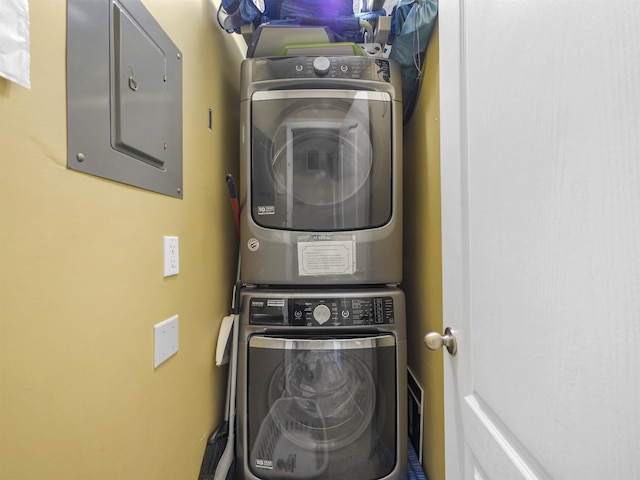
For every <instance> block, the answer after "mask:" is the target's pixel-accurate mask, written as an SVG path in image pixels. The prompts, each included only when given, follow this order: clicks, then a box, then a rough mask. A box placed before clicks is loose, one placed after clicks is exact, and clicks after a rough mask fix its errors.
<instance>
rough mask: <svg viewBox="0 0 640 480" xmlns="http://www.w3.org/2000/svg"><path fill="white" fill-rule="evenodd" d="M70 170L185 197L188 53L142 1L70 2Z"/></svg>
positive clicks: (68, 117) (68, 113)
mask: <svg viewBox="0 0 640 480" xmlns="http://www.w3.org/2000/svg"><path fill="white" fill-rule="evenodd" d="M67 146H68V154H67V155H68V156H67V166H68V167H69V168H71V169H74V170H79V171H82V172H85V173H89V174H92V175H97V176H100V177H104V178H108V179H110V180H115V181H118V182H122V183H126V184H129V185H133V186H136V187H140V188H144V189H147V190H152V191H154V192H159V193H162V194H165V195H171V196H173V197H177V198H182V195H183V188H182V54H181V53H180V51H179V50H178V49H177V47H176V46H175V45H174V43H173V42H172V41H171V39H170V38H169V37H168V36H167V34H166V33H165V32H164V31H163V30H162V28H161V27H160V25H158V23H157V22H156V21H155V19H154V18H153V17H152V16H151V14H150V13H149V11H148V10H147V9H146V8H145V7H144V5H142V3H141V2H140V0H68V1H67Z"/></svg>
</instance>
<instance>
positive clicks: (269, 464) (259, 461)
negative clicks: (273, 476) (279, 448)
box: [256, 458, 273, 470]
mask: <svg viewBox="0 0 640 480" xmlns="http://www.w3.org/2000/svg"><path fill="white" fill-rule="evenodd" d="M256 467H258V468H265V469H267V470H273V460H266V459H263V458H256Z"/></svg>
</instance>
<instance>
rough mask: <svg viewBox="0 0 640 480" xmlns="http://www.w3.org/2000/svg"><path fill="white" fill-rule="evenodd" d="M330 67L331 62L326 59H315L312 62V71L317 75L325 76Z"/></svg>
mask: <svg viewBox="0 0 640 480" xmlns="http://www.w3.org/2000/svg"><path fill="white" fill-rule="evenodd" d="M330 67H331V61H330V60H329V59H328V58H327V57H317V58H315V59H314V60H313V70H314V71H315V72H316V73H317V74H318V75H326V74H327V72H329V68H330Z"/></svg>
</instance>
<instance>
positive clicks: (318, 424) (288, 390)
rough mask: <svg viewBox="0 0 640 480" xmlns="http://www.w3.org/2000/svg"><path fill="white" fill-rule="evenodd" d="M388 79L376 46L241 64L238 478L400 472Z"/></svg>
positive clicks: (403, 444)
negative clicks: (370, 52)
mask: <svg viewBox="0 0 640 480" xmlns="http://www.w3.org/2000/svg"><path fill="white" fill-rule="evenodd" d="M400 92H401V73H400V69H399V67H398V65H397V64H396V63H395V62H393V61H392V60H389V59H385V58H381V57H369V56H335V57H329V56H282V57H262V58H249V59H247V60H245V61H244V62H243V64H242V71H241V120H242V124H241V154H240V155H241V164H240V198H239V200H240V205H241V215H240V216H241V237H240V240H241V245H240V248H241V256H242V267H241V279H242V283H243V288H242V290H241V294H240V328H239V335H238V337H239V340H238V383H237V401H238V403H237V434H236V457H237V458H236V474H237V477H238V478H243V479H286V478H291V479H315V478H318V479H346V478H354V479H356V478H357V479H358V480H366V479H371V480H373V479H401V478H406V475H407V473H406V472H407V468H406V465H407V420H406V415H407V413H406V412H407V405H406V391H407V388H406V329H405V302H404V294H403V292H402V291H401V290H400V288H399V286H398V285H399V284H400V282H401V280H402V155H401V148H402V105H401V98H400V95H401V93H400Z"/></svg>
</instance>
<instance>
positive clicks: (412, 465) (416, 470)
mask: <svg viewBox="0 0 640 480" xmlns="http://www.w3.org/2000/svg"><path fill="white" fill-rule="evenodd" d="M407 450H408V451H409V461H408V462H407V474H408V475H407V478H408V480H427V477H426V475H425V474H424V471H423V470H422V465H420V461H419V460H418V455H416V451H415V450H414V449H413V444H412V443H411V439H409V446H408V448H407Z"/></svg>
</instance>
